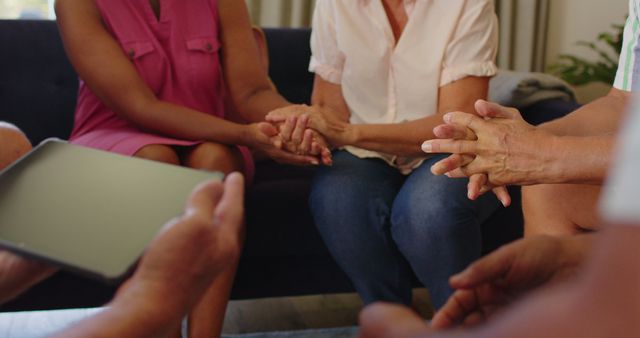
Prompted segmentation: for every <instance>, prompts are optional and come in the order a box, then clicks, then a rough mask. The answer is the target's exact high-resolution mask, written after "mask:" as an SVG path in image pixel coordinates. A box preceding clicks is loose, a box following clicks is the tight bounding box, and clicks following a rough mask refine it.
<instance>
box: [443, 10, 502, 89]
mask: <svg viewBox="0 0 640 338" xmlns="http://www.w3.org/2000/svg"><path fill="white" fill-rule="evenodd" d="M466 6H467V8H466V9H465V10H464V11H463V14H462V16H461V17H460V19H459V22H458V26H457V28H456V30H455V32H454V34H453V36H452V38H451V41H450V42H449V45H448V46H447V49H446V51H445V55H444V59H443V64H442V75H441V78H440V86H444V85H446V84H449V83H451V82H454V81H457V80H460V79H462V78H465V77H467V76H494V75H495V74H496V72H497V70H498V69H497V67H496V64H495V59H496V54H497V50H498V19H497V16H496V14H495V10H494V6H493V1H490V0H475V1H467V5H466Z"/></svg>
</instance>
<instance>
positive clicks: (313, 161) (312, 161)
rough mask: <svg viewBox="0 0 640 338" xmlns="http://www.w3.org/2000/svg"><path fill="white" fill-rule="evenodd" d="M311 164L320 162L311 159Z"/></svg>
mask: <svg viewBox="0 0 640 338" xmlns="http://www.w3.org/2000/svg"><path fill="white" fill-rule="evenodd" d="M311 164H313V165H320V162H318V160H311Z"/></svg>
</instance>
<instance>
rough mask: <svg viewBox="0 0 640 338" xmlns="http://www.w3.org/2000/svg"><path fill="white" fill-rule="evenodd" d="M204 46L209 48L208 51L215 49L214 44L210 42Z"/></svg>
mask: <svg viewBox="0 0 640 338" xmlns="http://www.w3.org/2000/svg"><path fill="white" fill-rule="evenodd" d="M204 48H205V49H206V50H207V52H210V51H211V50H212V49H213V46H212V45H211V44H210V43H207V44H206V45H204Z"/></svg>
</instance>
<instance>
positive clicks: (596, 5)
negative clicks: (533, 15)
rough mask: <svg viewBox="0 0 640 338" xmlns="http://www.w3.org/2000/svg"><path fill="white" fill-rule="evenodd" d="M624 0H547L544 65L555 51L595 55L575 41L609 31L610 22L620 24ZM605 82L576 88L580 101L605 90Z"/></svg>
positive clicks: (592, 38)
mask: <svg viewBox="0 0 640 338" xmlns="http://www.w3.org/2000/svg"><path fill="white" fill-rule="evenodd" d="M628 3H629V2H628V0H551V1H550V8H549V28H548V29H549V30H548V34H547V47H546V60H545V61H546V64H547V65H549V64H551V63H553V62H555V61H556V60H557V57H558V55H559V54H566V53H569V54H575V55H579V56H583V57H587V58H592V59H593V58H595V57H596V55H594V54H593V53H590V52H589V51H588V50H586V49H585V48H582V47H579V46H576V45H575V43H576V42H577V41H579V40H584V41H594V40H595V39H596V37H597V36H598V34H599V33H600V32H603V31H606V30H612V29H611V28H610V27H611V24H614V23H615V24H623V23H624V21H625V19H626V16H627V13H628ZM608 88H609V87H608V86H606V85H589V86H587V87H586V88H580V90H579V92H578V94H579V96H580V99H581V101H583V102H584V101H589V100H592V99H593V98H595V97H597V96H600V95H602V94H603V93H606V91H607V90H608Z"/></svg>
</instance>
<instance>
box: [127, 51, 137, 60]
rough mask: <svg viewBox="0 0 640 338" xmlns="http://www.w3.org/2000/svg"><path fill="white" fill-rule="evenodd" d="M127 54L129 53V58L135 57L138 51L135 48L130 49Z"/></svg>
mask: <svg viewBox="0 0 640 338" xmlns="http://www.w3.org/2000/svg"><path fill="white" fill-rule="evenodd" d="M127 54H128V55H129V58H131V59H133V58H134V57H135V56H136V51H135V50H133V49H129V51H128V52H127Z"/></svg>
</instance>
